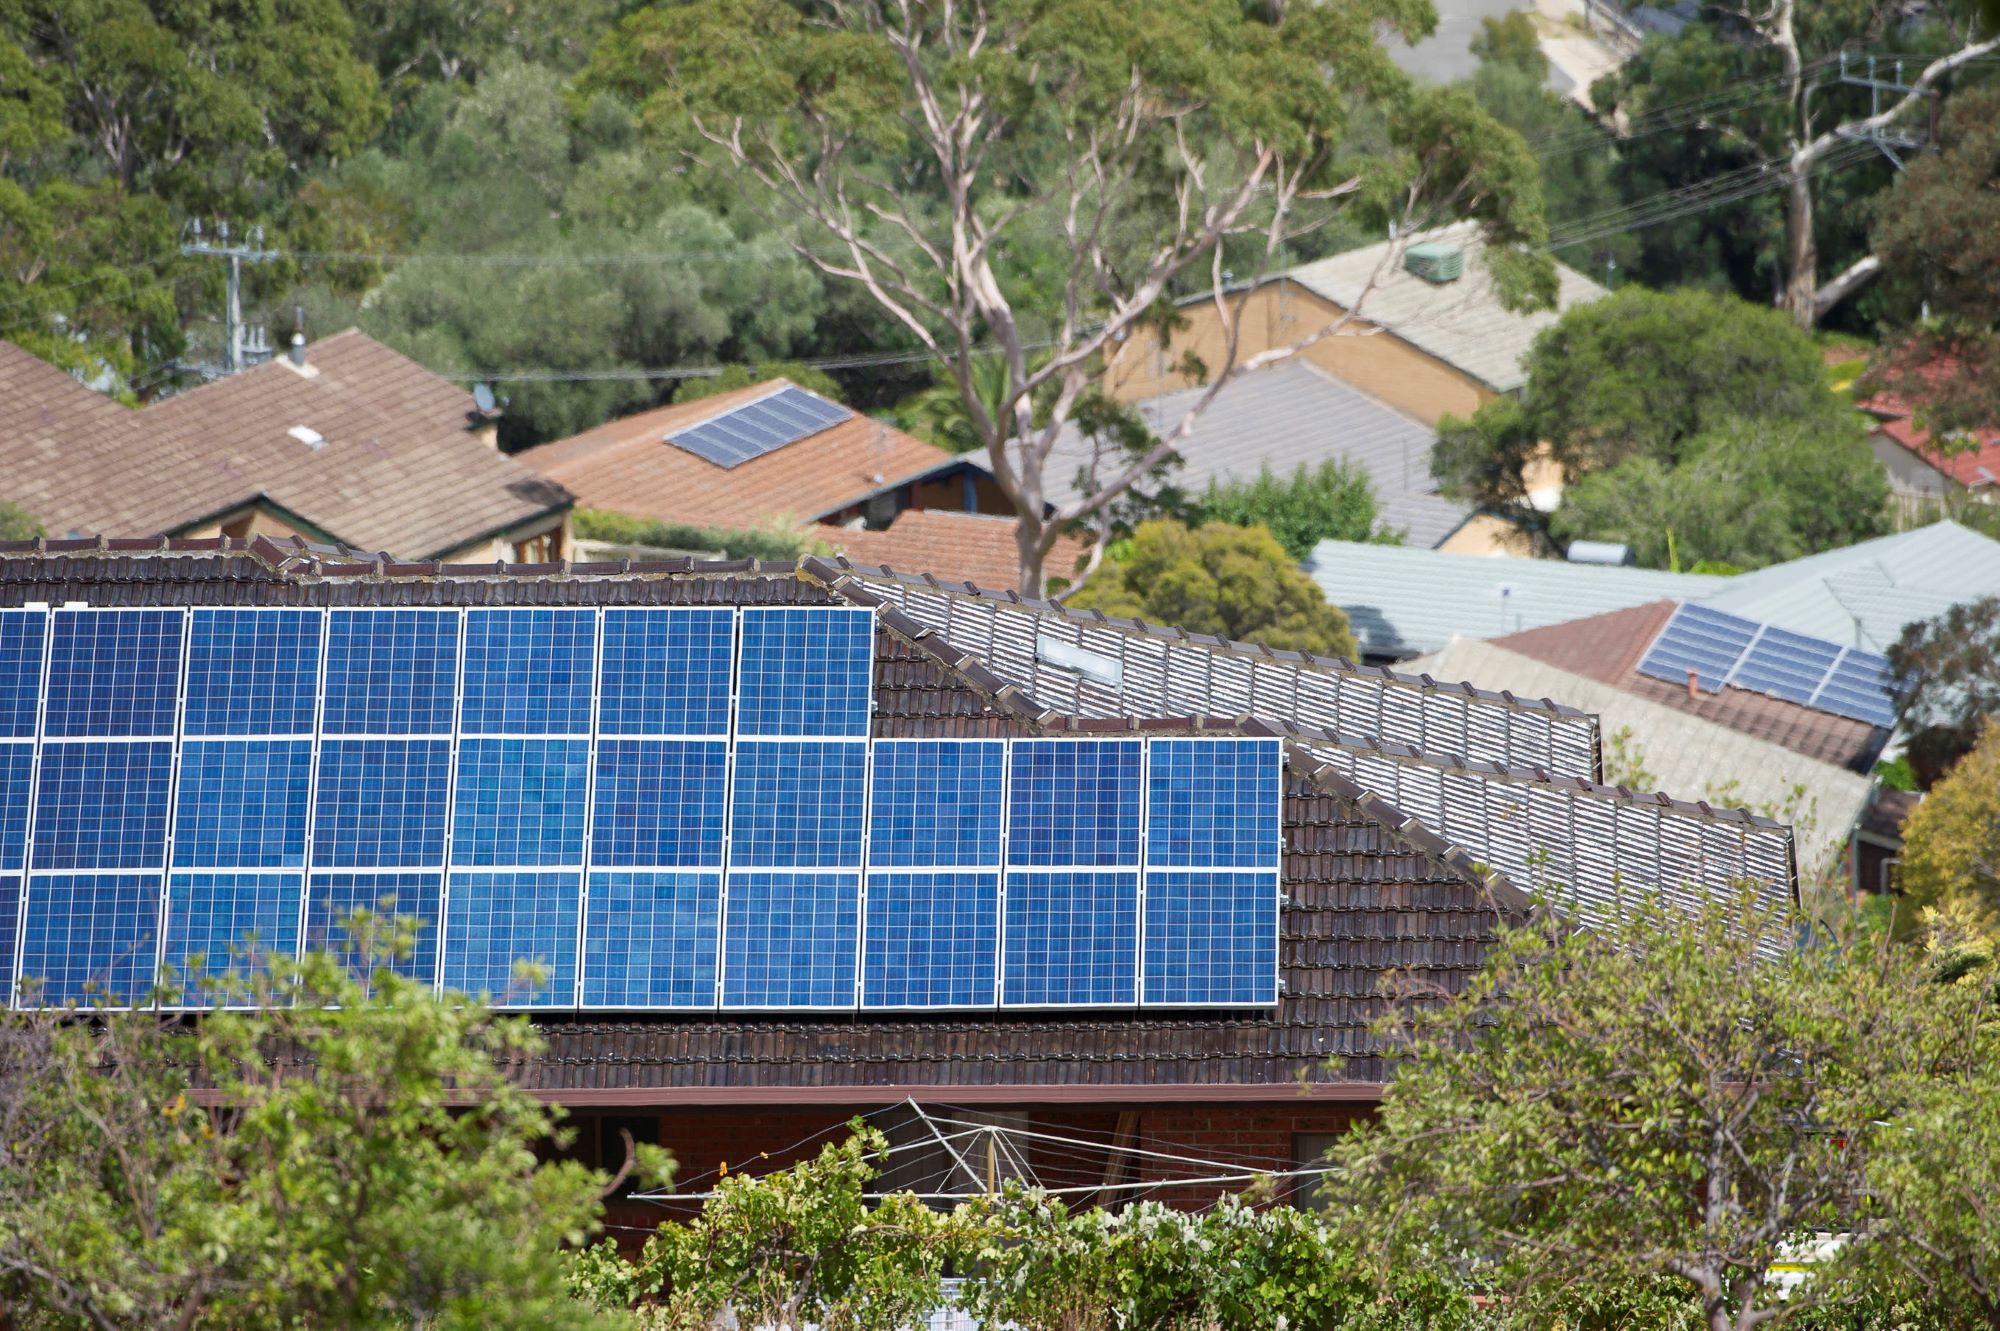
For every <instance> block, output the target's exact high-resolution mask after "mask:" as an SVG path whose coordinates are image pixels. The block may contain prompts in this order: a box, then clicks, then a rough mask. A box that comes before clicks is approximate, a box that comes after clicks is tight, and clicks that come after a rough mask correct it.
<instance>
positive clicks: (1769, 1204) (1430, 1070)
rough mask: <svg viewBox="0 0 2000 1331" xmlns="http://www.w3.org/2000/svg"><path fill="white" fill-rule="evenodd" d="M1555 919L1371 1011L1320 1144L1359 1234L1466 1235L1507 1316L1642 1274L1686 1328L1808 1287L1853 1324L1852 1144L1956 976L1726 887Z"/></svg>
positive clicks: (1761, 1307)
mask: <svg viewBox="0 0 2000 1331" xmlns="http://www.w3.org/2000/svg"><path fill="white" fill-rule="evenodd" d="M1561 895H1562V894H1561V891H1560V888H1559V887H1558V888H1557V889H1555V892H1554V898H1555V899H1560V897H1561ZM1565 915H1566V912H1565V911H1564V910H1562V909H1561V908H1559V907H1557V906H1556V905H1555V902H1554V901H1553V900H1552V908H1551V909H1550V910H1549V911H1548V912H1547V913H1546V914H1545V915H1544V916H1543V917H1542V918H1540V919H1538V920H1535V921H1532V922H1529V923H1526V924H1523V925H1520V926H1518V927H1513V928H1507V929H1504V930H1503V931H1502V933H1501V935H1500V938H1499V941H1498V943H1497V945H1496V946H1495V947H1494V948H1493V949H1492V950H1491V951H1489V953H1488V960H1487V964H1486V967H1485V969H1484V970H1483V971H1482V972H1481V973H1480V975H1479V976H1478V977H1477V978H1476V979H1475V980H1474V981H1473V982H1472V984H1471V985H1470V987H1469V988H1468V989H1467V990H1466V991H1465V992H1464V993H1462V994H1459V995H1456V996H1454V997H1452V998H1451V999H1449V1000H1445V1001H1441V1002H1432V1001H1410V1002H1407V1003H1403V1004H1399V1005H1398V1008H1397V1015H1396V1016H1395V1017H1393V1018H1391V1019H1389V1020H1388V1021H1387V1022H1386V1023H1385V1030H1384V1034H1385V1035H1387V1036H1388V1037H1389V1038H1390V1039H1391V1040H1392V1042H1393V1047H1398V1048H1400V1049H1402V1050H1403V1051H1404V1052H1403V1053H1402V1055H1401V1056H1400V1057H1399V1058H1398V1061H1397V1068H1396V1072H1395V1076H1394V1079H1393V1080H1392V1081H1391V1082H1390V1085H1389V1089H1388V1092H1387V1095H1386V1097H1385V1099H1384V1102H1383V1106H1382V1113H1381V1117H1380V1119H1379V1121H1378V1122H1377V1123H1375V1124H1372V1125H1364V1126H1362V1127H1360V1128H1358V1129H1356V1130H1355V1132H1354V1133H1353V1134H1351V1135H1350V1136H1349V1137H1348V1138H1347V1139H1345V1140H1344V1141H1343V1142H1342V1143H1340V1144H1339V1145H1338V1146H1337V1148H1336V1160H1337V1161H1338V1163H1339V1164H1340V1166H1341V1169H1342V1172H1341V1173H1340V1174H1339V1175H1338V1176H1337V1177H1338V1184H1337V1187H1338V1189H1339V1191H1340V1193H1341V1195H1342V1196H1343V1197H1344V1198H1345V1199H1346V1200H1347V1201H1348V1202H1349V1204H1350V1205H1352V1206H1353V1208H1354V1209H1353V1211H1352V1215H1353V1217H1354V1222H1355V1223H1356V1225H1357V1226H1358V1227H1359V1229H1360V1231H1361V1232H1364V1233H1367V1234H1370V1235H1372V1236H1373V1237H1374V1238H1375V1239H1376V1240H1377V1241H1380V1242H1382V1243H1383V1244H1384V1245H1385V1247H1387V1248H1389V1249H1393V1248H1394V1247H1395V1246H1396V1243H1397V1242H1398V1241H1399V1240H1407V1241H1409V1242H1413V1243H1416V1244H1418V1245H1435V1246H1441V1247H1442V1248H1443V1249H1444V1250H1446V1251H1453V1252H1462V1253H1464V1254H1466V1256H1467V1258H1468V1260H1470V1261H1471V1262H1472V1263H1473V1264H1474V1267H1475V1277H1474V1278H1475V1279H1480V1280H1483V1281H1485V1282H1489V1285H1490V1287H1491V1288H1493V1289H1494V1290H1495V1291H1496V1292H1498V1293H1501V1294H1503V1295H1504V1296H1505V1297H1506V1301H1507V1306H1508V1307H1509V1308H1510V1309H1511V1310H1512V1311H1513V1312H1514V1314H1515V1315H1517V1316H1519V1317H1521V1318H1522V1320H1523V1321H1524V1322H1525V1324H1527V1325H1533V1326H1546V1325H1551V1324H1553V1322H1554V1320H1555V1319H1553V1318H1551V1317H1550V1316H1548V1310H1549V1306H1550V1305H1551V1304H1554V1305H1556V1306H1557V1307H1560V1306H1561V1305H1562V1304H1564V1303H1566V1302H1570V1301H1572V1300H1574V1299H1575V1298H1576V1297H1577V1296H1578V1295H1580V1294H1582V1295H1588V1294H1589V1293H1590V1292H1591V1291H1593V1290H1596V1289H1607V1288H1608V1289H1611V1290H1614V1291H1617V1290H1620V1289H1623V1290H1633V1289H1637V1288H1643V1286H1644V1282H1653V1281H1672V1282H1675V1283H1677V1284H1678V1285H1679V1286H1680V1288H1681V1289H1682V1290H1683V1291H1684V1297H1687V1298H1690V1299H1692V1300H1693V1301H1694V1302H1695V1303H1696V1304H1697V1305H1698V1306H1697V1309H1696V1312H1697V1315H1698V1317H1699V1319H1700V1322H1699V1324H1701V1325H1703V1326H1705V1327H1707V1328H1708V1329H1709V1331H1748V1329H1749V1328H1752V1327H1755V1326H1759V1325H1763V1324H1764V1323H1766V1322H1772V1323H1774V1324H1775V1323H1778V1322H1782V1321H1787V1320H1792V1319H1795V1318H1796V1319H1797V1320H1798V1321H1800V1322H1803V1323H1806V1324H1810V1322H1811V1318H1810V1317H1809V1316H1807V1315H1806V1314H1808V1313H1809V1312H1810V1311H1811V1310H1812V1309H1813V1307H1814V1306H1815V1305H1816V1304H1817V1303H1819V1302H1820V1301H1821V1300H1827V1301H1828V1303H1829V1306H1828V1308H1827V1309H1826V1311H1827V1313H1828V1316H1827V1318H1826V1322H1825V1323H1824V1324H1830V1325H1834V1326H1846V1325H1850V1324H1851V1322H1850V1320H1849V1313H1850V1311H1851V1301H1852V1296H1850V1295H1849V1294H1847V1293H1846V1292H1845V1291H1844V1290H1843V1287H1842V1286H1843V1281H1844V1280H1845V1279H1846V1277H1847V1274H1848V1271H1849V1270H1851V1269H1858V1268H1861V1267H1863V1266H1864V1265H1865V1264H1867V1263H1870V1262H1874V1261H1876V1259H1877V1252H1878V1251H1881V1252H1888V1251H1890V1250H1889V1249H1887V1248H1886V1247H1884V1248H1882V1249H1876V1248H1875V1247H1874V1245H1875V1244H1877V1243H1881V1244H1885V1245H1886V1243H1887V1241H1888V1236H1887V1234H1886V1232H1883V1231H1877V1230H1872V1229H1871V1228H1870V1227H1869V1226H1868V1224H1867V1217H1866V1216H1865V1215H1864V1214H1863V1213H1862V1212H1861V1211H1859V1210H1858V1209H1857V1207H1858V1205H1859V1199H1861V1198H1862V1197H1863V1196H1864V1195H1865V1192H1866V1187H1867V1180H1868V1177H1869V1173H1868V1165H1869V1161H1870V1160H1871V1159H1872V1158H1873V1154H1874V1152H1875V1151H1876V1150H1877V1149H1878V1142H1879V1141H1881V1140H1882V1139H1885V1138H1888V1137H1890V1136H1892V1135H1893V1134H1894V1133H1895V1132H1896V1131H1897V1130H1898V1129H1897V1124H1896V1121H1895V1120H1896V1119H1897V1116H1898V1115H1899V1114H1900V1113H1902V1112H1904V1111H1906V1110H1909V1109H1911V1108H1912V1107H1913V1106H1914V1105H1915V1104H1916V1103H1917V1102H1918V1100H1919V1094H1920V1088H1921V1087H1922V1086H1923V1085H1925V1084H1926V1083H1927V1080H1928V1079H1929V1078H1930V1077H1931V1075H1932V1073H1933V1072H1934V1070H1935V1069H1937V1068H1938V1067H1940V1066H1948V1065H1949V1064H1950V1062H1951V1061H1952V1060H1953V1059H1954V1058H1956V1057H1958V1056H1959V1052H1960V1040H1961V1032H1962V1030H1963V1028H1964V1025H1965V1020H1966V1016H1967V1008H1966V1006H1965V1002H1969V1001H1976V997H1977V996H1976V995H1970V996H1962V995H1958V994H1957V993H1956V991H1949V990H1943V989H1941V988H1940V987H1939V986H1937V985H1935V984H1934V983H1933V982H1932V979H1931V977H1930V976H1929V974H1928V973H1927V972H1926V971H1925V970H1924V968H1923V967H1921V966H1919V965H1916V964H1914V963H1913V961H1912V960H1911V958H1910V957H1909V955H1908V954H1906V953H1904V952H1902V951H1900V950H1898V949H1896V948H1893V947H1891V946H1889V945H1888V944H1886V943H1878V944H1874V945H1867V944H1862V943H1859V942H1854V943H1850V944H1848V945H1845V946H1838V945H1837V946H1833V947H1828V948H1822V949H1819V950H1816V951H1813V952H1799V953H1795V952H1794V950H1793V946H1792V940H1793V938H1794V937H1795V933H1794V930H1795V928H1796V922H1795V921H1794V920H1793V919H1792V918H1791V917H1789V916H1788V915H1787V914H1785V913H1783V912H1780V911H1773V910H1772V909H1770V908H1769V907H1767V906H1765V905H1763V904H1761V902H1760V900H1759V899H1758V898H1756V897H1754V896H1752V895H1750V894H1748V893H1747V892H1746V893H1745V894H1743V895H1742V896H1740V897H1737V898H1734V899H1731V898H1728V897H1723V898H1720V899H1716V898H1710V899H1707V900H1706V901H1704V902H1702V903H1700V904H1698V905H1697V904H1684V901H1683V900H1682V899H1677V900H1676V901H1674V902H1669V901H1667V900H1666V899H1664V898H1633V899H1629V900H1628V901H1626V902H1625V903H1623V909H1622V911H1621V912H1620V913H1618V914H1616V915H1613V914H1610V913H1608V912H1599V913H1597V914H1596V916H1595V918H1593V919H1592V920H1591V922H1590V925H1589V927H1588V928H1577V927H1575V926H1574V923H1573V922H1572V921H1570V920H1568V919H1566V918H1565ZM1409 997H1410V998H1411V999H1412V1000H1421V999H1422V997H1423V995H1421V994H1420V993H1412V994H1411V995H1409ZM1961 999H1964V1000H1965V1001H1960V1000H1961ZM1995 1092H2000V1086H1993V1085H1991V1084H1989V1088H1988V1091H1987V1093H1988V1094H1989V1095H1990V1094H1994V1093H1995ZM1885 1149H1886V1148H1885ZM1384 1198H1386V1199H1389V1201H1388V1202H1387V1203H1386V1204H1383V1202H1382V1199H1384ZM1371 1202H1372V1203H1374V1204H1373V1205H1371V1204H1370V1203H1371ZM1816 1232H1818V1233H1834V1234H1843V1235H1846V1236H1847V1238H1846V1240H1845V1242H1844V1245H1843V1246H1842V1247H1840V1248H1839V1250H1838V1252H1837V1254H1833V1255H1829V1256H1826V1257H1823V1258H1822V1260H1821V1263H1820V1265H1821V1267H1822V1271H1821V1272H1820V1273H1819V1274H1816V1275H1815V1276H1814V1278H1813V1279H1814V1283H1813V1284H1812V1285H1810V1286H1809V1287H1808V1288H1807V1289H1806V1290H1805V1291H1803V1292H1802V1294H1800V1295H1798V1296H1788V1295H1786V1294H1785V1292H1784V1291H1783V1289H1782V1287H1781V1283H1780V1282H1778V1281H1775V1280H1774V1278H1773V1277H1774V1274H1775V1271H1774V1268H1775V1267H1776V1266H1777V1265H1778V1264H1779V1263H1780V1262H1781V1261H1784V1260H1787V1258H1788V1255H1789V1256H1790V1257H1794V1258H1795V1257H1796V1256H1798V1255H1799V1254H1798V1253H1797V1252H1796V1251H1795V1250H1794V1248H1793V1246H1792V1245H1795V1244H1797V1243H1799V1242H1800V1241H1801V1240H1802V1239H1804V1238H1805V1237H1806V1236H1809V1235H1811V1234H1814V1233H1816ZM1843 1263H1847V1264H1849V1265H1847V1266H1844V1265H1843ZM1572 1324H1573V1323H1572ZM1611 1324H1614V1325H1616V1324H1619V1323H1615V1322H1614V1323H1611Z"/></svg>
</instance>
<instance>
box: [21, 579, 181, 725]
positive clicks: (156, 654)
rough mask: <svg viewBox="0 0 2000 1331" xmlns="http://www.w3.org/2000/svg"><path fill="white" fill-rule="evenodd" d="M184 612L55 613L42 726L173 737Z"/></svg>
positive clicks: (110, 611)
mask: <svg viewBox="0 0 2000 1331" xmlns="http://www.w3.org/2000/svg"><path fill="white" fill-rule="evenodd" d="M185 618H186V616H185V615H184V613H183V612H182V611H179V610H65V611H63V612H61V613H60V614H58V615H56V617H55V628H54V634H55V639H54V642H53V643H52V644H51V648H50V656H49V689H48V710H47V720H46V721H45V723H44V731H43V733H44V734H48V735H60V736H72V735H158V736H165V737H168V738H171V737H172V736H173V733H174V715H175V712H176V711H177V710H178V703H179V699H180V686H181V685H180V676H181V631H182V624H183V622H184V620H185Z"/></svg>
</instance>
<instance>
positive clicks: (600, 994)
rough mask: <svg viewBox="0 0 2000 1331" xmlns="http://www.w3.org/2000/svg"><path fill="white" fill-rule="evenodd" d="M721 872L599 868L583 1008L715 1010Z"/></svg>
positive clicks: (587, 924)
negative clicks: (636, 871) (609, 870)
mask: <svg viewBox="0 0 2000 1331" xmlns="http://www.w3.org/2000/svg"><path fill="white" fill-rule="evenodd" d="M721 915H722V877H721V875H720V874H713V873H593V874H592V875H590V896H589V902H588V905H587V906H586V909H585V920H584V930H583V939H584V942H583V1005H584V1006H585V1007H611V1008H654V1007H666V1008H686V1007H693V1008H712V1007H714V1006H715V963H716V955H717V949H718V947H719V942H720V937H721V923H722V921H721Z"/></svg>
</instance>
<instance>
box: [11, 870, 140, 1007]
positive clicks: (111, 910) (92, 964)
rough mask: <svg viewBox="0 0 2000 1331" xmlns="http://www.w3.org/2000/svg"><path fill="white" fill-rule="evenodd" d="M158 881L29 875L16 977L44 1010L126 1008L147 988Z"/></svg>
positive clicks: (130, 877)
mask: <svg viewBox="0 0 2000 1331" xmlns="http://www.w3.org/2000/svg"><path fill="white" fill-rule="evenodd" d="M159 915H160V880H159V877H158V876H157V875H146V874H90V873H79V874H46V875H43V874H37V875H36V876H35V877H34V879H33V880H32V881H31V883H30V885H29V890H28V903H27V919H26V921H25V922H24V924H23V927H22V949H21V977H22V980H23V981H24V982H26V983H30V984H32V983H34V982H36V981H40V982H41V983H40V986H39V987H38V989H37V990H36V995H37V998H38V1000H39V1001H40V1002H41V1003H43V1004H46V1005H48V1006H60V1005H62V1004H65V1003H81V1004H90V1003H95V1002H104V1003H108V1004H110V1005H112V1006H123V1005H130V1004H133V1003H136V1002H139V1001H142V1000H144V999H145V998H146V996H147V994H148V993H149V992H150V991H151V989H152V987H153V975H154V969H155V953H156V951H157V949H158V946H159V935H158V929H159Z"/></svg>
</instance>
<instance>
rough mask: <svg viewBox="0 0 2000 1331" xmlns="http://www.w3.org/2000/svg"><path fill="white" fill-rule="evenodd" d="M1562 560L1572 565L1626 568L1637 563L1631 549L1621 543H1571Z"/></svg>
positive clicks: (1637, 558)
mask: <svg viewBox="0 0 2000 1331" xmlns="http://www.w3.org/2000/svg"><path fill="white" fill-rule="evenodd" d="M1563 558H1565V559H1567V560H1568V561H1569V562H1570V563H1572V564H1610V565H1613V566H1627V565H1632V564H1636V563H1638V562H1639V557H1638V556H1637V555H1635V554H1633V553H1632V547H1631V546H1629V545H1626V544H1624V543H1623V542H1621V541H1571V542H1570V543H1569V549H1568V550H1566V551H1564V552H1563Z"/></svg>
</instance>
